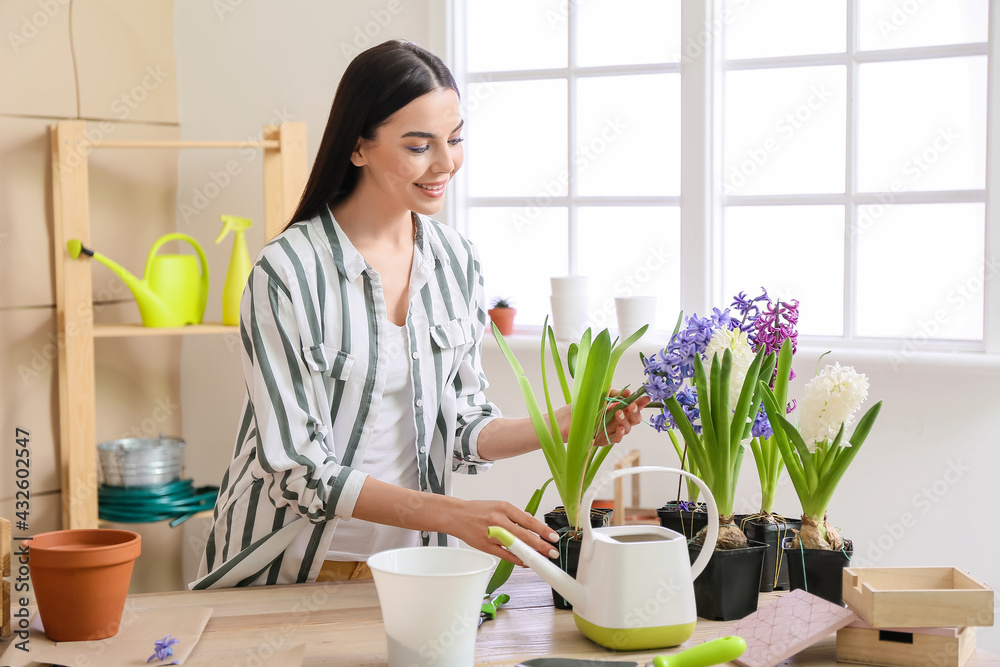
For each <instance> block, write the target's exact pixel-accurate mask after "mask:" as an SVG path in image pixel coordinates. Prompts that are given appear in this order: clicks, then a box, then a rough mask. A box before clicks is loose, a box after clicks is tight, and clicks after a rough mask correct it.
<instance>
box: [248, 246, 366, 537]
mask: <svg viewBox="0 0 1000 667" xmlns="http://www.w3.org/2000/svg"><path fill="white" fill-rule="evenodd" d="M247 289H248V291H249V294H248V296H249V298H244V299H243V301H242V308H243V313H242V318H241V319H242V322H243V327H242V329H241V335H242V338H243V366H244V375H245V378H246V383H247V391H248V394H249V400H250V403H251V406H252V409H253V414H254V418H255V421H256V425H257V433H256V436H255V439H256V445H255V449H254V453H253V456H252V457H251V458H252V460H251V463H250V472H251V474H252V475H253V476H254V477H255V478H257V479H263V480H264V481H265V483H266V488H267V494H268V497H269V498H270V499H271V502H273V503H274V505H275V506H276V507H287V508H289V509H290V510H291V511H293V512H295V513H296V514H299V515H302V516H304V517H306V518H307V519H309V520H310V521H312V522H314V523H319V522H322V521H326V520H329V519H332V518H334V517H335V516H340V517H350V516H351V514H352V513H353V511H354V505H355V502H356V501H357V498H358V494H359V493H360V491H361V485H362V484H363V483H364V479H365V477H366V476H367V475H366V474H365V473H363V472H361V471H359V470H355V469H353V468H350V467H347V466H342V465H340V464H339V463H338V462H337V456H336V453H335V449H334V446H333V434H332V425H331V424H329V423H328V421H329V419H330V418H331V416H330V403H329V400H328V399H327V397H326V395H325V391H326V390H325V386H326V385H325V382H324V378H323V376H322V372H323V370H324V369H323V367H322V365H319V366H317V361H316V359H313V358H310V359H306V358H305V357H304V355H303V352H302V350H303V346H304V344H303V339H302V336H301V332H302V330H303V329H306V330H308V324H309V323H308V322H307V321H303V318H307V317H308V314H307V312H304V311H305V309H304V308H303V307H302V304H301V298H300V294H299V286H298V284H297V283H296V282H295V281H294V279H291V278H288V277H287V276H283V275H281V272H280V271H277V270H275V269H274V268H273V267H272V266H270V265H269V264H268V263H267V262H266V260H263V261H262V262H260V263H258V264H257V265H256V266H255V267H254V269H253V271H252V272H251V274H250V278H249V281H248V285H247Z"/></svg>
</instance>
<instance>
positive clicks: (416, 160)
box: [351, 88, 464, 215]
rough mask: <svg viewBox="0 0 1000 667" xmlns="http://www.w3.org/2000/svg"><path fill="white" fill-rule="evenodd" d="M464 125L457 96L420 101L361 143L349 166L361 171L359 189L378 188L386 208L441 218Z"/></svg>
mask: <svg viewBox="0 0 1000 667" xmlns="http://www.w3.org/2000/svg"><path fill="white" fill-rule="evenodd" d="M463 123H464V121H463V120H462V114H461V111H460V110H459V104H458V95H457V94H456V93H455V91H454V90H452V89H451V88H439V89H438V90H435V91H433V92H430V93H427V94H426V95H421V96H420V97H418V98H417V99H415V100H413V101H412V102H410V103H409V104H407V105H406V106H405V107H403V108H402V109H400V110H399V111H397V112H396V113H394V114H393V115H392V116H390V117H389V120H388V121H387V122H386V123H385V124H384V125H382V126H381V127H380V128H379V129H378V131H377V133H376V136H375V139H374V140H371V141H370V140H367V139H360V140H359V141H358V145H357V147H356V148H355V150H354V153H353V154H352V156H351V162H353V163H354V165H355V166H357V167H360V168H361V180H360V183H359V185H361V186H364V187H366V188H374V189H375V190H376V191H377V192H379V193H380V194H381V195H383V196H384V197H385V198H386V199H387V201H385V203H387V204H390V205H396V206H399V207H400V208H402V209H405V210H407V211H415V212H417V213H422V214H424V215H433V214H435V213H437V212H438V211H440V210H441V207H442V206H443V205H444V193H445V190H446V189H447V186H448V183H449V181H451V178H452V176H454V175H455V172H457V171H458V170H459V168H460V167H461V166H462V158H463V151H462V143H461V142H462V137H461V131H462V125H463Z"/></svg>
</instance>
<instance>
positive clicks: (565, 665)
mask: <svg viewBox="0 0 1000 667" xmlns="http://www.w3.org/2000/svg"><path fill="white" fill-rule="evenodd" d="M746 649H747V643H746V642H745V641H744V640H743V638H742V637H737V636H732V637H720V638H719V639H713V640H712V641H710V642H705V643H704V644H699V645H698V646H693V647H691V648H689V649H686V650H684V651H681V652H680V653H674V654H673V655H658V656H656V657H655V658H653V662H652V663H650V664H652V666H653V667H711V665H719V664H722V663H724V662H730V661H732V660H735V659H736V658H738V657H740V656H741V655H743V652H744V651H745V650H746ZM517 667H639V663H637V662H620V661H612V660H580V659H577V658H532V659H531V660H525V661H524V662H520V663H518V664H517Z"/></svg>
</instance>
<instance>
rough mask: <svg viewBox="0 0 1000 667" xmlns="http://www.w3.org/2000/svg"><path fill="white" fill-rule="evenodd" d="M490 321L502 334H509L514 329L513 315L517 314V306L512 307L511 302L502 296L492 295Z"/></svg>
mask: <svg viewBox="0 0 1000 667" xmlns="http://www.w3.org/2000/svg"><path fill="white" fill-rule="evenodd" d="M489 314H490V321H491V322H493V324H495V325H496V326H497V329H499V330H500V333H502V334H503V335H504V336H509V335H510V334H511V332H512V331H513V330H514V316H515V315H516V314H517V308H514V305H513V302H512V301H511V300H510V299H508V298H506V297H502V296H498V297H494V298H493V300H492V301H490V310H489Z"/></svg>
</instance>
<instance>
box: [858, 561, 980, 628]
mask: <svg viewBox="0 0 1000 667" xmlns="http://www.w3.org/2000/svg"><path fill="white" fill-rule="evenodd" d="M844 602H845V603H847V605H848V606H849V607H850V608H851V609H853V610H854V612H855V613H856V614H857V615H858V616H860V617H861V618H862V619H863V620H864V621H865V622H866V623H867V624H868V625H870V626H871V627H873V628H962V627H965V626H973V627H977V626H978V627H986V626H991V625H993V591H992V589H990V588H989V587H988V586H986V585H984V584H982V583H980V582H978V581H976V580H975V579H973V578H972V577H970V576H969V575H968V574H966V573H965V572H963V571H962V570H959V569H956V568H953V567H867V568H862V567H853V568H852V567H847V568H844Z"/></svg>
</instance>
